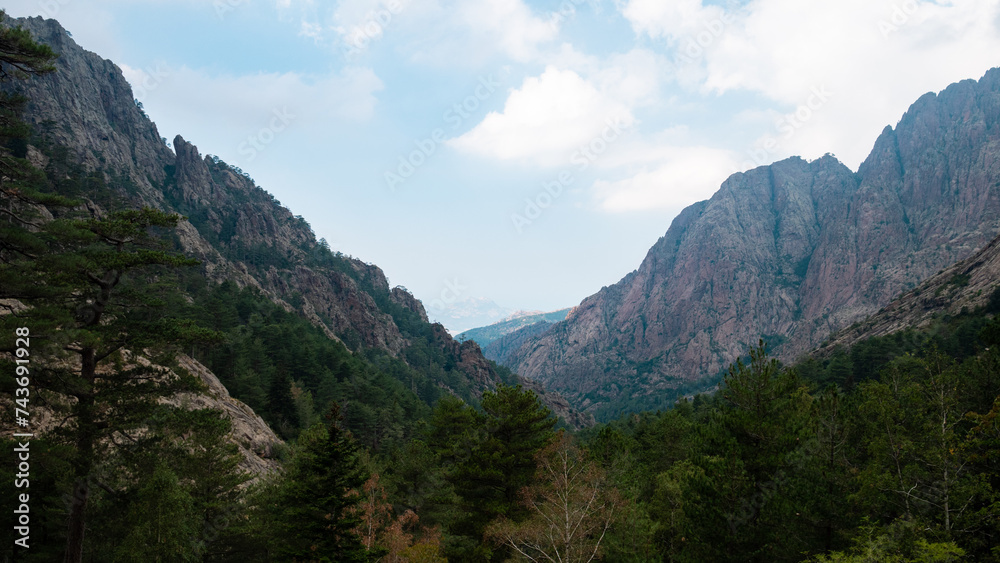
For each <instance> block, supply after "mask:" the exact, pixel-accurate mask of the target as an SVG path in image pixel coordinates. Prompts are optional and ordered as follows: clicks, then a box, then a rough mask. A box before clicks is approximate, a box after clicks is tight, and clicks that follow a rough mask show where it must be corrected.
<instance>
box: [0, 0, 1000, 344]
mask: <svg viewBox="0 0 1000 563" xmlns="http://www.w3.org/2000/svg"><path fill="white" fill-rule="evenodd" d="M4 7H5V8H6V9H7V11H8V13H9V14H10V15H12V16H26V15H44V16H46V17H54V18H56V19H58V20H60V22H61V23H62V24H63V25H64V26H65V27H66V28H67V29H69V30H70V32H71V33H72V34H73V37H74V39H76V40H77V41H78V42H79V43H80V44H81V45H83V46H84V47H85V48H87V49H90V50H92V51H95V52H97V53H99V54H100V55H102V56H104V57H106V58H110V59H112V60H114V61H115V62H116V63H118V65H119V66H121V67H122V69H123V72H124V73H125V76H126V78H128V79H129V81H130V82H131V83H132V84H133V87H134V88H135V90H136V97H137V98H138V99H140V100H141V101H142V103H143V104H144V107H145V109H146V112H147V113H148V114H149V115H150V117H151V118H152V119H153V120H154V121H155V122H156V123H157V126H158V127H159V130H160V132H161V134H162V135H163V136H165V137H167V138H170V139H172V138H173V136H174V135H175V134H178V133H179V134H181V135H182V136H184V137H185V139H187V140H188V141H190V142H193V143H194V144H195V145H197V146H198V148H199V150H200V151H201V152H202V153H205V154H214V155H218V156H219V157H221V158H222V159H223V160H225V161H227V162H229V163H230V164H233V165H236V166H239V167H240V168H242V169H243V170H245V171H247V172H249V173H250V175H251V176H252V177H253V178H254V179H255V180H256V181H257V182H258V184H259V185H261V186H262V187H263V188H265V189H267V190H268V191H269V192H271V193H273V194H274V195H275V196H276V197H277V198H278V199H279V200H280V201H281V202H282V203H283V204H284V205H286V206H288V207H289V208H290V209H291V210H292V211H293V212H294V213H296V214H301V215H303V216H304V217H305V218H306V219H307V220H308V221H309V222H310V224H312V226H313V228H314V230H315V231H316V233H317V236H320V237H324V238H326V239H327V240H328V241H329V242H330V244H331V246H332V247H333V248H335V249H337V250H340V251H342V252H345V253H348V254H351V255H353V256H356V257H358V258H360V259H362V260H365V261H367V262H372V263H375V264H378V265H379V266H381V267H382V268H383V269H384V270H385V272H386V274H387V275H388V277H389V279H390V282H391V283H392V284H394V285H397V284H398V285H404V286H406V287H407V288H409V289H410V290H411V291H413V292H414V293H415V294H416V295H417V297H419V298H421V299H422V300H423V301H424V303H425V304H427V305H432V307H431V308H432V309H435V310H436V311H437V312H438V316H439V317H443V316H444V315H446V311H445V310H446V309H449V308H452V307H462V306H463V304H462V302H463V301H464V300H470V299H474V298H488V299H491V300H493V301H495V302H496V303H499V304H501V305H503V306H505V307H510V308H515V309H535V310H554V309H559V308H563V307H567V306H572V305H575V304H577V303H579V301H580V300H581V299H583V298H584V297H586V296H587V295H590V294H592V293H594V292H596V291H597V290H599V289H600V288H601V287H602V286H605V285H609V284H612V283H614V282H616V281H617V280H619V279H620V278H621V277H622V276H624V275H625V274H627V273H628V272H630V271H631V270H633V269H635V268H636V267H638V265H639V263H640V262H641V261H642V258H643V257H644V256H645V254H646V251H647V250H648V249H649V247H650V246H651V245H652V244H653V243H654V242H655V241H656V239H657V238H658V237H660V236H662V235H663V233H664V232H665V231H666V229H667V227H668V226H669V225H670V221H671V220H672V219H673V217H674V216H675V215H676V214H677V213H678V212H679V211H680V210H681V209H682V208H683V207H685V206H687V205H689V204H691V203H693V202H695V201H698V200H701V199H706V198H708V197H710V196H711V194H712V193H713V192H714V191H715V190H716V189H718V186H719V184H720V183H721V182H722V181H723V180H724V179H725V178H726V177H728V176H729V175H730V174H732V173H734V172H737V171H740V170H746V169H748V168H751V167H754V166H758V165H762V164H768V163H770V162H773V161H775V160H780V159H782V158H785V157H787V156H790V155H801V156H803V157H805V158H808V159H814V158H818V157H819V156H822V155H823V154H825V153H827V152H831V153H833V154H835V155H836V156H837V157H838V158H840V159H841V160H842V161H843V162H845V163H846V164H847V165H848V166H850V167H851V168H853V169H856V168H857V166H858V165H859V164H860V162H861V160H862V159H863V158H864V157H865V156H866V155H867V153H868V151H869V150H870V148H871V146H872V144H873V142H874V140H875V137H876V136H877V135H878V133H879V131H880V130H881V129H882V128H883V127H885V126H886V125H895V123H896V122H897V121H898V120H899V118H900V116H901V115H902V113H903V112H904V111H905V110H906V108H907V107H908V105H909V104H910V103H912V102H913V101H915V100H916V99H917V98H918V97H919V96H920V95H922V94H923V93H925V92H928V91H939V90H941V89H943V88H944V87H946V86H947V85H948V84H950V83H952V82H955V81H958V80H962V79H966V78H973V79H978V78H979V77H980V76H982V74H983V73H984V72H985V71H986V70H988V69H989V68H991V67H993V66H998V65H1000V55H998V54H1000V2H998V0H989V1H986V0H953V1H944V0H942V1H938V2H929V1H923V2H920V1H916V0H840V1H836V2H834V1H829V2H806V1H803V0H753V1H750V2H735V1H733V2H729V1H719V2H709V1H702V0H547V1H529V0H341V1H339V2H338V1H331V2H321V1H318V0H201V1H195V0H147V1H141V0H108V1H87V2H84V1H81V0H28V1H5V2H4ZM466 305H467V304H466ZM450 328H455V327H454V326H452V327H450ZM463 328H464V327H463Z"/></svg>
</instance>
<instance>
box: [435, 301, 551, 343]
mask: <svg viewBox="0 0 1000 563" xmlns="http://www.w3.org/2000/svg"><path fill="white" fill-rule="evenodd" d="M569 312H570V309H569V308H566V309H560V310H558V311H552V312H551V313H543V312H541V311H517V312H515V313H513V314H511V315H509V316H508V317H507V318H505V319H501V320H500V321H497V322H495V323H493V324H490V325H487V326H481V327H479V328H473V329H470V330H467V331H465V332H462V333H460V334H458V335H457V336H456V337H455V338H456V339H457V340H474V341H475V342H476V344H479V345H480V346H482V347H484V348H485V347H486V346H487V345H489V344H490V343H491V342H493V341H495V340H498V339H500V338H501V337H503V336H505V335H507V334H510V333H512V332H514V331H516V330H518V329H520V328H522V327H526V326H529V325H534V324H537V323H547V324H551V323H557V322H559V321H562V320H565V319H566V315H568V314H569Z"/></svg>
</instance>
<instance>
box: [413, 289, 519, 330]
mask: <svg viewBox="0 0 1000 563" xmlns="http://www.w3.org/2000/svg"><path fill="white" fill-rule="evenodd" d="M458 287H461V286H458ZM456 291H457V290H456ZM427 312H428V314H429V315H430V317H431V318H432V319H433V320H434V321H435V322H439V323H441V324H443V325H444V326H445V327H446V328H447V329H448V332H450V333H451V334H458V333H460V332H464V331H467V330H469V329H471V328H473V327H477V326H483V325H486V324H489V323H492V322H496V321H497V320H499V319H503V318H505V317H507V316H508V315H510V314H512V313H513V312H514V310H513V309H511V308H509V307H503V306H501V305H497V304H496V303H494V302H493V301H492V300H490V299H487V298H485V297H465V298H461V299H454V300H451V301H447V302H445V300H444V299H433V300H431V301H430V302H429V303H428V305H427Z"/></svg>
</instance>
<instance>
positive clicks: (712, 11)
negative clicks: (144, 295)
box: [622, 0, 725, 40]
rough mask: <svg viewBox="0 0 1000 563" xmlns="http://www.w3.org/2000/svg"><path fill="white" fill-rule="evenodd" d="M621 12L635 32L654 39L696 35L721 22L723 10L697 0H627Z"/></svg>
mask: <svg viewBox="0 0 1000 563" xmlns="http://www.w3.org/2000/svg"><path fill="white" fill-rule="evenodd" d="M622 15H624V16H625V19H627V20H629V22H630V23H631V24H632V29H634V30H635V31H636V32H637V33H646V34H648V35H649V36H650V37H654V38H657V37H658V38H670V39H675V40H676V39H681V38H685V37H687V36H696V35H697V34H698V33H701V32H702V31H705V30H706V29H708V28H710V27H711V26H712V25H713V22H717V21H721V20H722V18H723V17H724V15H725V10H723V9H722V8H721V7H719V6H711V5H709V6H705V5H703V4H702V2H701V0H670V1H664V0H629V1H628V2H627V3H625V5H624V6H623V7H622Z"/></svg>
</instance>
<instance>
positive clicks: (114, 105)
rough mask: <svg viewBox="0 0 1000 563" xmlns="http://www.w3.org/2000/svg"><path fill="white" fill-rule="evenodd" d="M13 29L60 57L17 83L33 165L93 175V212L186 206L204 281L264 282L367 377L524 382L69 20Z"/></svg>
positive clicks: (83, 192) (439, 383) (184, 236)
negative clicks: (142, 84)
mask: <svg viewBox="0 0 1000 563" xmlns="http://www.w3.org/2000/svg"><path fill="white" fill-rule="evenodd" d="M9 23H10V24H11V25H20V26H22V27H23V28H25V29H27V30H28V31H30V32H31V34H32V35H33V36H34V37H35V38H36V39H37V40H38V41H40V42H42V43H45V44H48V45H49V46H51V47H52V48H53V50H54V51H55V52H56V53H58V54H59V58H58V59H57V61H56V67H57V71H56V72H54V73H51V74H47V75H44V76H39V77H35V78H33V79H32V80H29V81H19V82H14V83H6V84H5V86H4V87H5V88H12V89H16V90H18V91H20V92H21V93H23V94H24V95H25V96H26V97H27V98H28V100H29V101H28V104H27V106H26V110H25V115H24V116H23V118H24V120H25V121H26V122H27V123H28V124H30V125H31V127H32V131H33V136H32V139H31V143H30V145H29V146H28V148H27V156H28V158H29V160H30V161H31V162H32V163H33V164H35V165H36V166H37V167H39V168H41V169H43V170H45V171H46V173H47V174H49V175H50V177H67V178H70V177H73V178H75V177H80V178H85V180H84V181H81V182H76V183H72V182H67V185H66V186H63V188H64V190H65V191H66V193H65V194H64V195H67V196H72V197H77V198H79V199H81V200H83V201H84V202H85V204H86V206H87V208H88V209H89V210H90V211H91V213H92V214H94V215H102V214H104V213H106V212H107V211H108V210H110V209H120V208H127V207H133V208H134V207H140V206H150V207H154V208H158V209H162V210H165V211H170V212H177V213H180V214H181V215H183V216H185V220H183V221H181V223H180V225H179V227H178V228H177V230H176V240H175V244H176V245H177V246H178V247H179V248H180V249H181V250H183V251H184V252H185V253H186V254H188V255H190V256H192V257H195V258H197V259H198V260H200V261H201V273H202V275H203V276H204V278H205V279H207V280H208V281H209V282H211V283H214V284H218V283H220V282H231V283H234V284H236V286H238V287H239V288H251V289H254V290H257V291H258V292H260V293H261V294H262V295H264V296H266V298H267V299H268V300H270V301H272V302H273V303H275V304H277V305H278V306H280V308H281V309H284V310H285V311H287V312H294V313H295V314H297V315H300V316H301V317H304V318H305V319H308V320H309V322H310V323H312V325H314V326H315V327H318V328H319V329H321V330H322V331H323V333H325V335H326V336H327V337H328V338H329V339H332V340H334V341H337V342H341V343H343V345H344V346H346V348H347V349H348V350H349V351H350V353H352V354H353V355H354V356H355V357H356V358H358V359H359V361H360V362H362V363H363V364H364V366H365V367H364V369H363V372H364V373H372V372H378V371H381V372H383V373H385V374H388V375H390V376H391V377H395V378H396V379H397V380H398V382H399V383H404V382H405V383H404V384H405V385H406V388H407V389H411V390H412V393H413V394H415V395H419V398H420V400H422V401H424V402H425V403H427V404H430V403H433V401H434V400H435V399H436V397H437V396H439V395H440V394H441V393H452V394H455V395H457V396H459V397H460V398H462V399H464V400H466V401H470V402H476V401H477V400H478V397H479V395H480V394H481V393H482V392H483V391H484V390H486V389H491V388H494V387H496V386H497V385H498V384H500V383H504V382H507V383H517V382H520V381H521V380H519V379H517V377H516V376H511V375H508V374H506V372H501V371H498V370H497V369H495V368H494V366H492V365H491V364H490V362H489V361H487V360H486V358H484V357H483V355H482V353H481V351H480V348H479V346H477V345H476V344H475V343H474V342H462V343H460V342H456V341H455V340H453V339H452V338H451V337H450V336H449V335H448V333H447V332H446V331H445V329H444V327H442V326H441V325H438V324H431V323H430V322H429V321H428V317H427V313H426V311H425V310H424V307H423V305H422V304H421V302H420V301H418V300H417V299H416V298H414V297H413V296H412V295H411V294H410V293H408V292H407V291H406V290H405V289H403V288H401V287H391V286H390V284H389V281H388V279H387V278H386V276H385V274H384V273H383V272H382V270H381V269H379V268H378V267H377V266H375V265H373V264H369V263H366V262H363V261H361V260H359V259H356V258H353V257H350V256H346V255H343V254H341V253H339V252H336V251H334V250H331V249H330V248H329V246H328V245H327V244H326V243H325V241H322V240H321V241H317V240H316V237H315V235H314V233H313V232H312V230H311V228H310V227H309V225H308V223H307V222H306V221H305V220H304V219H303V218H302V217H301V216H296V215H293V214H292V212H291V211H289V210H288V209H287V208H285V207H283V206H281V204H280V202H278V201H277V200H276V199H275V198H274V197H273V196H272V195H271V194H269V193H267V192H266V191H264V190H263V189H261V188H259V187H258V186H256V185H255V184H254V182H253V180H252V179H251V178H250V177H249V176H248V175H247V174H246V173H244V172H243V171H242V170H240V169H239V168H236V167H233V166H230V165H228V164H226V163H225V162H223V161H221V160H220V159H218V158H217V157H211V156H208V155H202V154H201V153H200V152H199V150H198V148H197V147H195V146H194V145H192V144H191V143H189V142H187V141H186V140H185V139H184V138H182V137H181V136H177V137H176V138H175V139H174V140H173V150H171V148H170V147H169V146H168V145H167V142H166V139H163V138H161V137H160V135H159V132H158V131H157V129H156V125H155V124H153V122H152V121H150V120H149V119H148V117H147V116H146V115H145V113H144V112H143V110H142V108H141V105H140V104H138V103H137V102H136V101H135V99H134V97H133V94H132V90H131V87H130V85H129V83H128V82H127V81H126V80H125V78H124V76H123V75H122V72H121V70H120V69H119V68H118V67H117V66H116V65H115V64H114V63H113V62H112V61H110V60H106V59H102V58H101V57H99V56H98V55H96V54H94V53H91V52H89V51H86V50H84V49H82V48H81V47H80V46H79V45H77V44H76V43H75V42H74V41H73V40H72V38H71V37H70V36H69V34H68V33H67V31H66V30H65V29H63V28H62V26H61V25H60V24H59V23H58V22H56V21H55V20H46V19H43V18H40V17H35V18H22V19H13V20H9ZM504 314H506V313H504ZM335 367H336V366H326V368H328V369H335ZM356 367H357V366H356ZM358 369H361V368H358ZM418 376H419V377H420V378H422V379H423V381H417V380H416V378H417V377H418ZM418 383H419V384H420V385H418ZM525 383H527V382H525ZM424 384H426V385H424ZM531 385H532V386H533V387H536V388H538V387H539V386H538V384H536V383H532V384H531ZM421 386H423V387H421ZM401 392H402V391H401ZM407 392H410V391H407ZM545 397H546V399H545V400H546V401H547V402H549V403H550V404H551V405H552V406H553V408H554V409H557V414H560V415H561V416H564V417H565V418H566V419H567V420H583V419H580V418H578V417H575V414H574V413H572V412H570V411H569V410H567V409H568V405H567V403H566V401H565V400H564V399H562V398H560V397H558V396H557V395H555V394H553V393H548V394H546V395H545ZM389 406H391V404H390V405H389ZM397 408H398V405H397Z"/></svg>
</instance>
